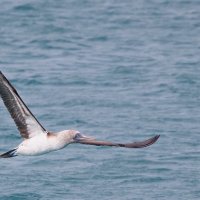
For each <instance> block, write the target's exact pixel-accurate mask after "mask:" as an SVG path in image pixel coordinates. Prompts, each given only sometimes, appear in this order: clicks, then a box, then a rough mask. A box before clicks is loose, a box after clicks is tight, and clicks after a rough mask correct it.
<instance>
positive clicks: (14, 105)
mask: <svg viewBox="0 0 200 200" xmlns="http://www.w3.org/2000/svg"><path fill="white" fill-rule="evenodd" d="M0 96H1V98H2V99H3V102H4V104H5V106H6V107H7V109H8V111H9V113H10V115H11V117H12V118H13V119H14V121H15V124H16V126H17V128H18V130H19V132H20V134H21V136H22V137H23V138H25V139H28V138H31V137H34V136H35V135H37V134H44V133H46V132H47V131H46V130H45V129H44V127H43V126H42V125H41V124H40V122H39V121H38V120H37V119H36V118H35V116H34V115H33V114H32V113H31V111H30V110H29V109H28V107H27V106H26V104H25V103H24V102H23V100H22V99H21V97H20V96H19V94H18V93H17V91H16V90H15V88H14V87H13V86H12V85H11V83H10V82H9V81H8V80H7V78H6V77H5V76H4V75H3V73H2V72H1V71H0Z"/></svg>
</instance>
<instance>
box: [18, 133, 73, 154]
mask: <svg viewBox="0 0 200 200" xmlns="http://www.w3.org/2000/svg"><path fill="white" fill-rule="evenodd" d="M70 136H71V135H70V131H68V130H66V131H61V132H59V133H58V134H48V133H46V134H38V135H36V136H34V137H32V138H30V139H25V140H24V141H23V142H22V143H21V144H20V145H19V146H18V147H17V150H16V153H17V155H26V156H35V155H41V154H45V153H48V152H50V151H56V150H59V149H62V148H64V147H65V146H67V145H68V144H69V143H71V142H72V140H71V137H70Z"/></svg>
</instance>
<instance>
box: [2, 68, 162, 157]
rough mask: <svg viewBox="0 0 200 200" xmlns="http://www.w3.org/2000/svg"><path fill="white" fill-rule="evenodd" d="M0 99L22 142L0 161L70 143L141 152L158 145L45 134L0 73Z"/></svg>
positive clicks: (150, 141) (74, 132) (70, 132)
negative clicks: (134, 149)
mask: <svg viewBox="0 0 200 200" xmlns="http://www.w3.org/2000/svg"><path fill="white" fill-rule="evenodd" d="M0 96H1V98H2V100H3V102H4V104H5V106H6V107H7V109H8V111H9V113H10V115H11V117H12V118H13V120H14V122H15V124H16V126H17V128H18V130H19V132H20V135H21V137H22V138H23V141H22V142H21V143H20V144H19V145H18V146H17V147H16V148H14V149H12V150H10V151H8V152H6V153H3V154H1V155H0V158H9V157H14V156H17V155H24V156H34V155H41V154H45V153H48V152H51V151H56V150H59V149H62V148H64V147H66V146H67V145H68V144H71V143H80V144H87V145H97V146H110V147H126V148H143V147H147V146H149V145H152V144H153V143H155V142H156V141H157V139H158V138H159V135H156V136H154V137H152V138H150V139H148V140H145V141H142V142H131V143H114V142H108V141H99V140H96V139H94V138H93V137H88V136H85V135H83V134H81V133H80V132H79V131H77V130H64V131H60V132H58V133H54V132H49V131H47V130H46V129H45V128H44V127H43V126H42V125H41V124H40V122H39V121H38V120H37V119H36V117H35V116H34V115H33V114H32V112H31V111H30V110H29V108H28V107H27V106H26V104H25V103H24V101H23V100H22V99H21V97H20V96H19V94H18V92H17V91H16V89H15V88H14V87H13V86H12V85H11V83H10V82H9V81H8V80H7V78H6V77H5V76H4V75H3V73H2V72H1V71H0Z"/></svg>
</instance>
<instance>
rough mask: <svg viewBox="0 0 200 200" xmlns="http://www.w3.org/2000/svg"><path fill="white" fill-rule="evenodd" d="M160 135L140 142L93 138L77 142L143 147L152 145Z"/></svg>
mask: <svg viewBox="0 0 200 200" xmlns="http://www.w3.org/2000/svg"><path fill="white" fill-rule="evenodd" d="M159 137H160V135H156V136H154V137H152V138H149V139H148V140H145V141H142V142H131V143H125V144H123V143H113V142H107V141H98V140H94V139H84V138H83V139H79V140H78V143H81V144H87V145H96V146H113V147H125V148H143V147H147V146H150V145H152V144H153V143H155V142H156V141H157V140H158V138H159Z"/></svg>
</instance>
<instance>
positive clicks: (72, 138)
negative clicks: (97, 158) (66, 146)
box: [63, 130, 94, 143]
mask: <svg viewBox="0 0 200 200" xmlns="http://www.w3.org/2000/svg"><path fill="white" fill-rule="evenodd" d="M63 133H64V137H65V139H66V140H68V142H69V143H83V142H84V141H85V140H93V139H94V138H93V137H88V136H85V135H83V134H81V133H80V132H79V131H77V130H65V131H64V132H63Z"/></svg>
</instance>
